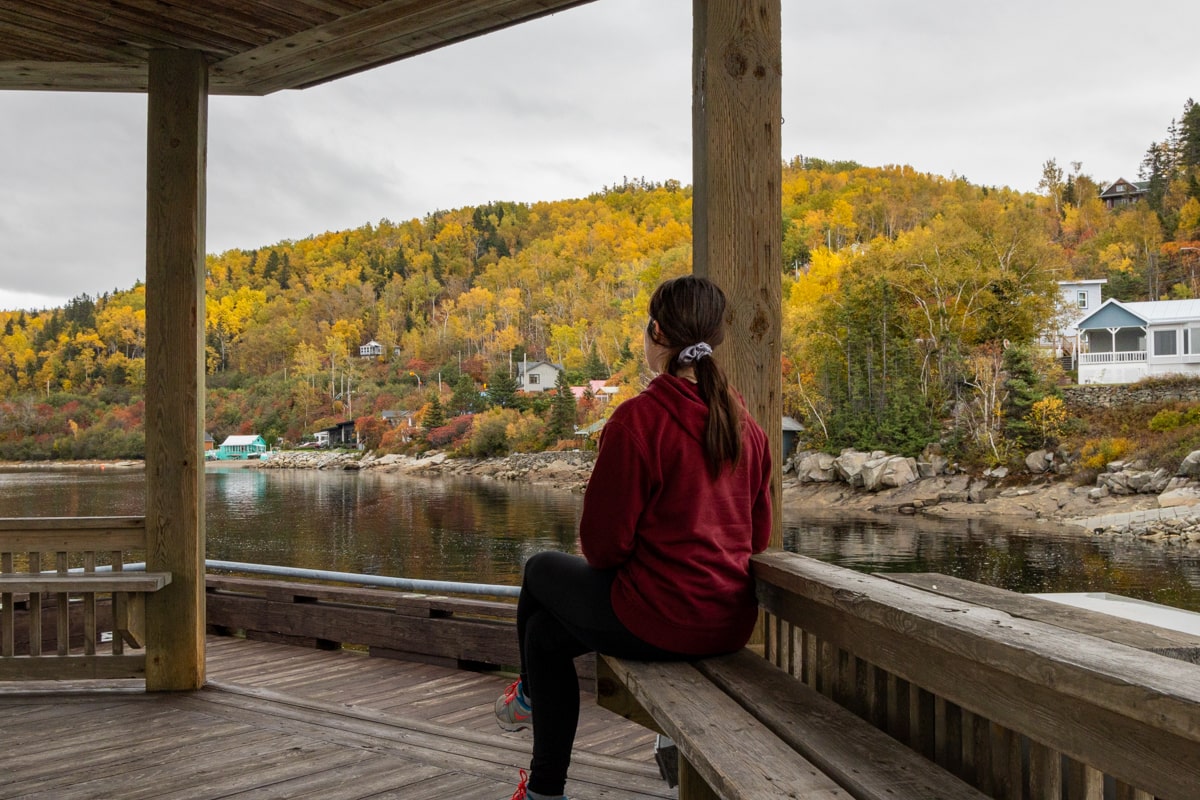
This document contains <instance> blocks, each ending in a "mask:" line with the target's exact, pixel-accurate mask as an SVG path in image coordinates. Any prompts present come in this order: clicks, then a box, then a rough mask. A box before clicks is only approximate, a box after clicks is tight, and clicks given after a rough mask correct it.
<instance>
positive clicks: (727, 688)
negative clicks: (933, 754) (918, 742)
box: [696, 650, 985, 800]
mask: <svg viewBox="0 0 1200 800" xmlns="http://www.w3.org/2000/svg"><path fill="white" fill-rule="evenodd" d="M696 666H697V669H699V671H700V672H701V673H702V674H703V675H705V676H706V677H707V678H708V679H709V680H710V681H712V683H713V684H714V685H716V686H718V687H720V689H721V690H722V691H724V692H725V693H726V694H728V695H729V696H730V697H733V698H736V699H737V700H738V702H739V703H740V704H741V705H742V706H743V707H744V708H746V710H747V711H749V712H750V714H751V715H752V716H753V717H754V718H755V719H757V720H759V721H760V722H761V723H763V724H764V725H765V726H766V727H767V728H768V729H769V730H770V731H771V732H773V733H774V734H775V735H776V736H778V737H779V738H780V739H782V740H783V741H784V742H786V743H787V744H788V746H789V747H791V748H792V749H793V750H795V751H796V752H797V753H799V754H800V755H801V756H803V757H804V758H805V759H807V760H808V761H810V762H811V763H813V764H814V765H816V767H817V768H818V769H820V770H821V772H823V773H824V774H826V775H828V776H830V777H831V778H833V780H834V782H835V783H837V784H838V785H839V786H841V787H842V788H843V789H845V790H846V791H848V792H849V793H850V795H851V796H852V797H856V798H874V799H877V800H899V798H905V797H907V798H912V800H950V798H954V799H955V800H984V797H985V796H984V795H983V794H981V793H979V792H977V791H975V790H974V789H972V788H970V787H969V786H968V785H966V784H964V783H963V782H962V781H961V780H959V779H958V778H956V777H954V776H953V775H951V774H950V773H948V772H945V771H943V770H940V769H938V768H937V766H936V765H935V764H933V763H931V762H930V761H928V760H927V759H925V758H923V757H922V756H921V755H919V754H918V753H916V752H914V751H913V750H911V749H909V748H907V747H905V746H904V745H903V744H901V743H899V742H897V741H896V740H895V739H892V738H891V737H890V736H888V735H887V734H886V733H884V732H883V731H881V730H879V729H878V728H875V727H873V726H872V725H870V724H869V723H868V722H866V721H865V720H863V719H860V718H859V717H856V716H855V715H854V714H853V712H851V711H850V710H849V709H847V708H844V707H843V706H841V705H838V704H837V703H835V702H834V701H832V700H830V699H829V698H827V697H825V696H824V695H822V694H820V693H818V692H816V691H814V690H813V689H812V688H811V687H809V686H806V685H805V684H804V683H802V682H800V681H799V680H797V679H796V678H795V677H793V676H791V675H788V674H787V673H786V672H783V671H782V670H780V669H778V668H776V667H774V666H772V665H771V664H770V663H768V662H767V661H766V660H765V659H763V658H761V657H760V656H758V655H756V654H754V653H752V652H750V651H749V650H742V651H741V652H738V653H734V654H732V655H729V656H722V657H720V658H710V659H705V660H703V661H701V662H699V663H698V664H697V665H696Z"/></svg>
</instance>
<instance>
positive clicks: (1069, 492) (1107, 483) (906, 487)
mask: <svg viewBox="0 0 1200 800" xmlns="http://www.w3.org/2000/svg"><path fill="white" fill-rule="evenodd" d="M813 455H814V454H804V453H801V454H797V456H796V457H794V458H792V459H789V461H788V462H787V463H786V464H785V465H784V475H783V513H784V516H785V519H801V518H804V517H816V518H832V517H846V516H874V515H889V514H903V515H924V516H929V517H937V518H944V519H971V518H984V517H986V518H989V519H996V520H1008V521H1010V522H1012V523H1014V524H1024V525H1028V524H1039V525H1047V526H1054V527H1055V528H1057V529H1058V530H1063V529H1067V530H1072V531H1076V532H1078V533H1079V535H1108V536H1133V537H1139V538H1144V539H1146V540H1147V541H1160V542H1164V543H1166V544H1188V545H1191V546H1200V452H1197V453H1194V454H1192V456H1189V457H1188V459H1185V461H1184V463H1183V464H1181V465H1180V468H1179V470H1177V472H1176V474H1173V475H1172V474H1170V473H1168V472H1167V471H1165V470H1155V471H1151V470H1147V469H1145V468H1144V467H1143V466H1142V465H1140V464H1138V463H1137V462H1114V463H1113V464H1110V465H1109V466H1108V468H1107V469H1106V470H1105V472H1103V473H1102V474H1101V475H1100V476H1099V477H1097V479H1096V481H1095V483H1094V484H1091V485H1079V484H1077V483H1075V482H1073V480H1072V478H1071V476H1070V475H1069V474H1061V472H1060V471H1058V470H1053V469H1052V470H1047V471H1046V472H1043V473H1041V474H1033V473H1030V474H1022V475H1010V474H1009V473H1008V472H1007V471H1006V470H1002V469H1001V470H989V471H987V472H985V473H984V474H982V475H970V474H968V473H965V472H960V471H956V470H955V469H954V468H953V467H952V466H951V465H949V464H946V463H944V462H941V463H939V462H936V460H935V461H934V462H933V463H934V464H935V467H934V469H933V470H932V471H931V470H930V469H928V468H926V467H925V465H920V466H918V465H917V464H916V463H915V460H912V459H909V461H914V463H913V464H910V465H908V466H906V467H900V466H899V465H897V464H896V459H900V458H901V457H899V456H889V455H887V454H882V453H857V454H853V456H852V457H851V458H848V459H846V461H847V462H849V463H857V464H858V473H857V474H861V472H862V470H863V468H865V467H867V465H869V464H871V462H873V461H879V460H880V459H883V460H885V461H890V462H891V466H890V467H888V468H887V469H885V470H881V469H877V470H876V474H877V475H878V474H891V475H894V474H899V473H904V474H907V473H908V472H911V473H912V475H911V476H910V477H909V478H906V479H905V480H904V481H903V482H900V483H899V485H884V484H883V483H881V482H879V481H876V482H875V483H874V484H873V485H872V487H871V488H869V489H868V488H866V487H865V486H864V484H863V483H862V482H861V481H858V480H857V479H856V478H855V477H854V474H855V472H854V469H853V468H851V470H850V472H849V473H848V474H849V479H848V480H847V479H846V478H845V477H843V476H842V475H840V474H838V473H837V470H836V469H834V470H833V472H832V473H829V474H827V475H826V476H825V477H824V478H819V479H816V478H814V474H813V472H812V469H813V465H811V464H809V465H807V466H806V465H805V464H804V459H805V458H810V457H812V456H813ZM822 455H823V457H824V458H826V459H829V460H830V461H833V460H836V459H837V458H841V457H832V456H827V455H824V454H822ZM846 455H847V454H843V456H846ZM1193 456H1194V458H1193ZM594 459H595V454H594V453H593V452H588V451H579V450H570V451H561V452H556V451H551V452H543V453H516V454H513V455H510V456H507V457H501V458H486V459H471V458H450V457H448V456H447V455H446V454H445V453H431V454H427V455H425V456H422V457H415V456H403V455H384V456H375V455H374V454H370V453H368V454H365V455H364V454H362V453H356V452H346V451H301V450H291V451H277V452H274V453H272V454H271V455H270V458H268V459H266V460H261V461H221V462H212V461H210V462H206V466H207V467H208V468H220V469H229V468H240V469H326V470H369V471H374V472H379V473H382V474H386V473H396V474H409V475H420V476H427V477H452V476H467V477H474V478H482V479H488V480H500V481H516V482H521V483H526V484H530V485H535V486H547V487H552V488H555V489H559V490H563V491H569V492H576V493H580V492H582V491H583V490H584V489H585V488H586V486H587V481H588V478H589V477H590V476H591V470H592V464H593V462H594ZM143 467H144V465H143V463H142V462H139V461H120V462H34V463H21V464H6V465H4V468H5V469H41V470H44V469H56V468H57V469H79V468H94V469H138V468H143ZM867 473H868V476H870V475H871V474H872V473H871V470H870V469H868V470H867ZM930 473H931V474H930ZM834 475H836V477H834ZM889 480H891V482H892V483H896V481H894V480H892V479H889Z"/></svg>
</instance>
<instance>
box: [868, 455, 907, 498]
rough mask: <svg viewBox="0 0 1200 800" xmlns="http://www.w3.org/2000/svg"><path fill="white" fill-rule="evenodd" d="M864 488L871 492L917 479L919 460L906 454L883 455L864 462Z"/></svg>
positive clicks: (896, 486)
mask: <svg viewBox="0 0 1200 800" xmlns="http://www.w3.org/2000/svg"><path fill="white" fill-rule="evenodd" d="M861 475H862V481H863V488H864V489H866V490H867V491H869V492H877V491H879V490H880V489H895V488H898V487H900V486H907V485H908V484H910V483H912V482H913V481H915V480H917V478H918V477H919V476H918V473H917V461H916V459H915V458H905V457H904V456H883V457H881V458H873V459H871V460H870V461H868V462H866V463H865V464H863V468H862V472H861Z"/></svg>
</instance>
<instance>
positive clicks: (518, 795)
mask: <svg viewBox="0 0 1200 800" xmlns="http://www.w3.org/2000/svg"><path fill="white" fill-rule="evenodd" d="M513 686H514V687H515V686H516V684H515V683H514V684H513ZM520 774H521V782H520V783H518V784H517V790H516V791H515V792H513V796H512V800H525V781H527V780H529V774H528V773H527V772H525V770H521V771H520Z"/></svg>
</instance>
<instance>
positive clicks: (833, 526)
mask: <svg viewBox="0 0 1200 800" xmlns="http://www.w3.org/2000/svg"><path fill="white" fill-rule="evenodd" d="M784 547H785V549H787V550H790V551H792V552H796V553H801V554H803V555H808V556H812V557H814V558H818V559H820V560H822V561H827V562H830V563H834V564H840V565H842V566H846V567H850V568H852V569H857V570H861V571H865V572H941V573H945V574H948V575H954V576H956V577H959V578H964V579H966V580H970V581H975V582H977V583H983V584H987V585H989V586H998V587H1001V588H1005V589H1010V590H1012V591H1017V592H1085V591H1086V592H1113V593H1116V594H1122V595H1126V596H1129V597H1137V598H1140V599H1143V600H1151V601H1154V602H1158V603H1164V604H1166V605H1171V606H1175V607H1178V608H1187V609H1191V610H1194V611H1200V547H1197V546H1194V545H1193V546H1185V545H1167V544H1163V543H1159V542H1143V541H1138V540H1136V539H1130V538H1125V537H1107V536H1106V537H1097V536H1090V535H1088V534H1085V533H1082V532H1080V531H1078V529H1074V528H1065V527H1062V526H1055V525H1051V524H1045V523H1029V524H1028V525H1027V526H1016V527H1013V526H1001V525H998V524H995V523H994V522H991V521H989V520H937V519H926V518H918V517H886V518H868V519H853V520H847V519H829V518H824V519H810V520H805V521H803V522H795V523H793V524H785V529H784Z"/></svg>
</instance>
